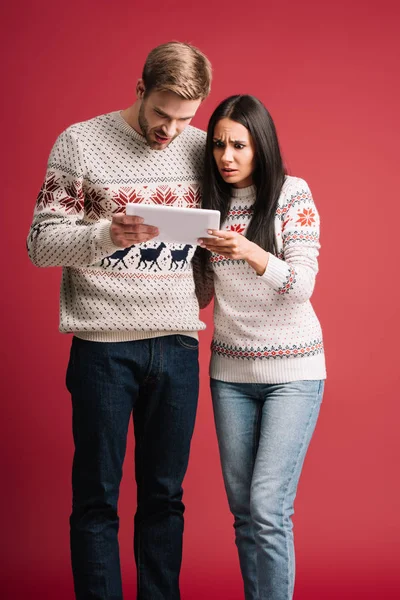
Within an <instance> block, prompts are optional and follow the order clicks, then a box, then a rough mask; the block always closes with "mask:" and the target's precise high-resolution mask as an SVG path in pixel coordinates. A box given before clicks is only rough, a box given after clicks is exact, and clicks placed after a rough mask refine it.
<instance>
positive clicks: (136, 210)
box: [126, 203, 221, 246]
mask: <svg viewBox="0 0 400 600" xmlns="http://www.w3.org/2000/svg"><path fill="white" fill-rule="evenodd" d="M126 214H127V215H135V216H138V217H143V219H144V223H145V224H146V225H154V226H155V227H158V229H159V230H160V234H159V235H158V236H157V237H156V238H153V239H154V240H160V241H163V242H175V243H177V244H192V246H196V245H197V240H198V238H200V237H210V235H209V234H208V233H207V229H219V224H220V216H221V215H220V212H219V210H208V209H203V208H179V207H177V206H163V205H160V204H136V203H132V204H127V205H126Z"/></svg>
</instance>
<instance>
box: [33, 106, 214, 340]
mask: <svg viewBox="0 0 400 600" xmlns="http://www.w3.org/2000/svg"><path fill="white" fill-rule="evenodd" d="M204 144H205V133H204V132H203V131H200V130H199V129H196V128H195V127H192V126H188V127H186V128H185V130H184V131H183V132H182V133H181V134H180V135H179V136H178V137H177V138H176V139H175V140H174V141H173V142H171V144H169V146H168V147H167V148H166V149H164V150H162V151H156V150H152V149H151V148H150V147H149V146H148V145H147V143H146V141H145V139H144V138H143V137H142V136H141V135H139V134H138V133H137V132H135V131H134V130H133V129H132V128H131V127H130V126H129V125H128V124H127V123H126V122H125V121H124V120H123V118H122V116H121V114H120V113H119V112H114V113H109V114H106V115H102V116H99V117H95V118H94V119H91V120H89V121H85V122H82V123H78V124H76V125H72V126H71V127H69V128H68V129H67V130H65V131H64V132H63V133H61V135H60V136H59V137H58V139H57V141H56V143H55V145H54V147H53V149H52V152H51V154H50V158H49V161H48V167H47V173H46V177H45V181H44V183H43V185H42V187H41V189H40V191H39V194H38V198H37V201H36V206H35V212H34V218H33V222H32V226H31V229H30V232H29V236H28V241H27V245H28V252H29V256H30V258H31V260H32V262H33V263H34V264H35V265H37V266H41V267H47V266H61V267H63V277H62V285H61V298H60V330H61V331H63V332H73V333H75V334H76V335H79V336H80V337H82V338H85V339H92V340H96V341H122V340H128V339H140V338H145V337H155V336H157V335H168V334H170V333H176V332H180V333H186V334H188V335H194V336H196V335H197V333H196V332H197V331H198V330H199V329H204V328H205V325H204V323H202V322H201V321H200V320H199V306H198V302H197V298H196V295H195V286H194V281H193V273H192V258H193V254H194V251H195V248H194V247H193V246H190V245H183V244H170V243H168V244H165V243H163V242H162V241H160V240H157V239H154V240H150V241H149V242H146V243H142V244H137V245H133V246H131V247H130V248H124V249H122V248H120V247H118V246H115V245H114V244H113V242H112V240H111V237H110V221H111V219H112V216H113V215H114V214H117V213H121V212H125V207H126V204H128V203H130V202H141V203H148V204H150V203H156V204H163V205H165V206H181V207H190V208H193V209H196V207H198V206H199V203H200V180H201V173H202V166H203V152H204Z"/></svg>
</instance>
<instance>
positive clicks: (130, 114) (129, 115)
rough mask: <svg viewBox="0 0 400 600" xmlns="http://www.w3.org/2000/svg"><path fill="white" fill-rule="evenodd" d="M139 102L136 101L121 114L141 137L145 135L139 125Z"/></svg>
mask: <svg viewBox="0 0 400 600" xmlns="http://www.w3.org/2000/svg"><path fill="white" fill-rule="evenodd" d="M139 108H140V106H139V102H138V101H136V102H135V103H134V104H132V106H130V107H129V108H126V109H125V110H123V111H122V112H121V117H122V118H123V119H124V121H126V123H128V125H130V126H131V127H132V129H134V130H135V131H136V132H137V133H139V134H140V135H143V133H142V130H141V129H140V125H139Z"/></svg>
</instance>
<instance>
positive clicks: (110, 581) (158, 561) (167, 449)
mask: <svg viewBox="0 0 400 600" xmlns="http://www.w3.org/2000/svg"><path fill="white" fill-rule="evenodd" d="M67 387H68V389H69V391H70V393H71V396H72V406H73V435H74V443H75V454H74V461H73V471H72V487H73V502H72V514H71V518H70V533H71V559H72V570H73V575H74V584H75V595H76V598H77V599H78V600H88V599H96V600H117V599H118V600H119V599H121V598H122V585H121V572H120V560H119V547H118V525H119V520H118V513H117V503H118V495H119V486H120V481H121V477H122V465H123V461H124V457H125V450H126V442H127V432H128V425H129V421H130V418H131V414H133V422H134V432H135V444H136V445H135V476H136V483H137V510H136V515H135V534H134V552H135V560H136V566H137V582H138V595H137V598H138V599H139V600H178V599H179V598H180V594H179V572H180V567H181V558H182V534H183V512H184V505H183V503H182V481H183V478H184V475H185V472H186V468H187V465H188V459H189V448H190V441H191V437H192V433H193V428H194V422H195V416H196V409H197V398H198V341H197V340H195V339H194V338H191V337H188V336H179V335H171V336H166V337H158V338H153V339H146V340H138V341H132V342H118V343H102V342H89V341H84V340H81V339H78V338H76V337H75V338H74V339H73V342H72V348H71V356H70V361H69V365H68V371H67Z"/></svg>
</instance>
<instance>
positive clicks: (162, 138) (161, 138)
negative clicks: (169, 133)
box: [154, 131, 171, 144]
mask: <svg viewBox="0 0 400 600" xmlns="http://www.w3.org/2000/svg"><path fill="white" fill-rule="evenodd" d="M154 137H155V138H156V142H157V143H158V144H167V143H168V142H169V141H170V140H171V138H169V137H166V136H165V135H162V134H159V133H157V132H156V131H155V132H154Z"/></svg>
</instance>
